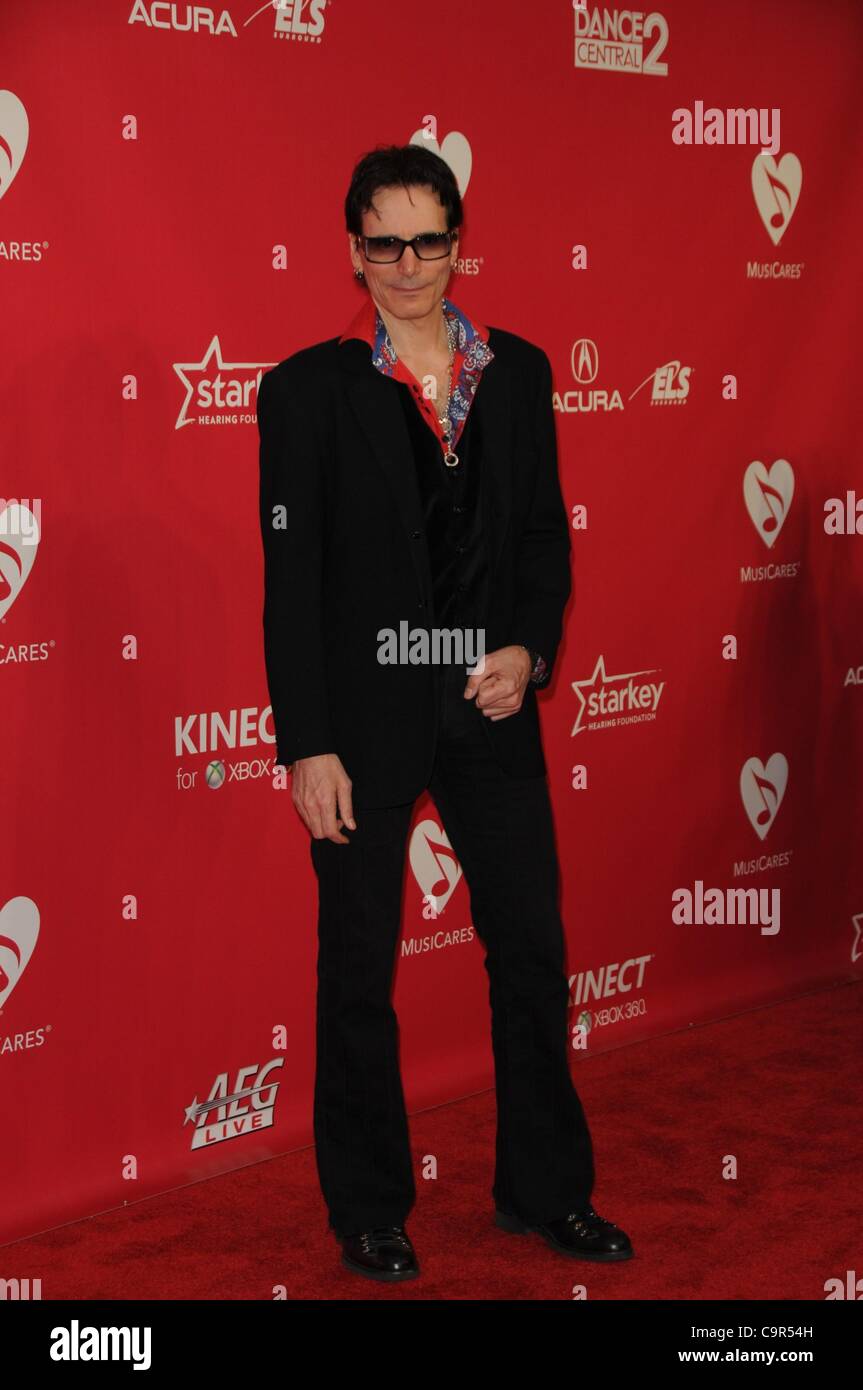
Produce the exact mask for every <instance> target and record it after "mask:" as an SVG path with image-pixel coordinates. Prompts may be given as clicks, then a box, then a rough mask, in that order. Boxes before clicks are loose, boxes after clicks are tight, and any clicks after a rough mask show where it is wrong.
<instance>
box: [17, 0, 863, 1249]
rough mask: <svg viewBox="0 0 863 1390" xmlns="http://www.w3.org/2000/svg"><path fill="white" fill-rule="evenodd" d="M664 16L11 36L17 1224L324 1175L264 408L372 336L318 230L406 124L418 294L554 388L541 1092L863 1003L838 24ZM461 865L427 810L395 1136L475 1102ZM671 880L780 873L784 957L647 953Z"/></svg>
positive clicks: (154, 8)
mask: <svg viewBox="0 0 863 1390" xmlns="http://www.w3.org/2000/svg"><path fill="white" fill-rule="evenodd" d="M659 4H660V9H659V11H657V12H652V13H649V12H646V11H645V12H644V13H643V14H640V13H639V12H637V11H617V10H614V9H608V10H598V11H597V9H596V7H594V6H590V7H589V8H588V9H587V11H583V12H581V13H579V12H578V10H577V9H574V8H573V7H572V5H571V4H570V3H569V0H542V3H541V4H537V5H533V6H526V5H524V4H522V3H521V0H471V3H470V4H469V5H466V4H463V3H455V0H440V3H439V5H438V7H437V12H436V13H437V18H436V21H435V23H434V24H433V25H428V26H427V27H425V28H423V26H422V25H420V23H419V22H418V21H417V20H416V19H415V18H413V17H412V12H411V9H410V7H408V8H405V6H404V5H403V4H402V3H400V0H399V3H397V2H396V0H378V3H376V4H375V5H374V6H371V5H366V4H358V3H351V0H302V2H301V0H293V3H292V4H290V5H286V6H285V7H284V8H283V10H282V11H281V12H280V13H276V12H274V10H273V9H272V7H270V6H266V5H265V6H262V7H261V8H260V9H258V3H257V0H245V3H240V2H239V0H229V4H228V7H227V8H226V9H224V10H221V9H220V8H219V5H218V0H217V4H216V8H215V9H214V10H212V11H207V10H204V9H203V8H202V7H198V8H197V9H196V8H195V7H193V6H187V5H185V4H177V5H174V6H171V5H169V4H159V3H150V0H137V2H136V0H80V3H78V4H77V5H75V6H66V7H60V8H59V9H58V8H57V7H56V6H50V5H45V4H40V3H38V0H4V3H3V6H2V9H0V52H2V58H3V63H2V77H0V86H2V87H3V89H4V90H3V93H2V96H0V283H2V290H3V296H2V303H3V312H2V328H3V373H2V388H0V389H2V402H0V410H2V416H0V419H2V439H3V468H2V475H0V493H2V496H0V516H2V526H3V530H2V531H0V690H2V699H3V715H4V717H3V730H4V735H5V737H4V757H3V772H2V796H3V834H2V839H0V1089H2V1101H3V1116H4V1129H5V1142H4V1143H3V1145H2V1149H0V1174H2V1190H3V1191H4V1192H5V1193H6V1194H7V1201H6V1202H4V1203H3V1214H2V1218H0V1222H2V1226H0V1238H4V1239H7V1240H9V1239H13V1238H15V1237H16V1236H19V1235H23V1234H27V1233H31V1232H34V1231H37V1230H40V1229H43V1228H45V1227H47V1226H50V1225H53V1224H56V1223H58V1222H61V1221H64V1220H70V1219H73V1218H75V1217H77V1216H82V1215H85V1214H88V1213H92V1212H95V1211H97V1210H101V1209H104V1208H107V1207H111V1206H115V1205H118V1204H120V1203H122V1202H124V1201H131V1200H134V1199H135V1198H138V1197H141V1196H145V1195H147V1194H150V1193H154V1192H157V1191H160V1190H163V1189H165V1188H167V1187H169V1186H174V1185H177V1184H179V1183H183V1182H189V1181H195V1180H198V1179H201V1178H204V1177H207V1176H210V1175H212V1174H214V1173H217V1172H220V1171H224V1170H225V1169H228V1168H232V1167H235V1166H237V1165H241V1164H245V1163H249V1162H254V1161H257V1160H260V1159H262V1158H265V1157H267V1156H268V1155H271V1154H274V1153H279V1152H283V1151H285V1150H287V1149H290V1148H292V1147H297V1146H299V1145H302V1144H304V1143H307V1142H309V1140H310V1137H311V1134H310V1122H311V1087H312V1080H313V1068H314V1028H313V1007H314V965H315V949H316V944H315V931H316V921H315V907H316V897H315V886H316V885H315V880H314V876H313V872H312V867H311V862H310V857H309V837H308V833H307V832H306V830H305V829H304V828H303V826H302V824H301V823H300V821H299V820H298V818H297V816H296V813H295V811H294V809H293V806H292V803H291V800H290V791H289V790H283V789H277V787H275V786H274V784H273V778H272V759H273V731H272V722H271V719H270V715H269V710H268V708H267V702H268V697H267V689H266V682H265V675H264V666H263V648H262V632H261V609H262V602H263V589H262V556H261V543H260V536H259V533H258V515H257V485H258V461H257V444H258V440H257V429H256V423H255V419H256V417H255V397H256V389H257V382H258V381H259V379H260V374H261V371H262V370H264V369H265V368H266V367H267V366H268V365H269V364H271V363H274V362H277V361H279V360H280V359H281V358H283V357H286V356H287V355H288V354H290V353H291V352H293V351H295V350H296V349H297V348H300V347H302V346H304V345H306V344H308V343H311V342H315V341H319V340H321V339H323V338H327V337H331V336H333V335H335V334H337V333H339V332H341V330H342V329H343V327H344V326H345V324H346V323H347V322H348V320H349V318H350V317H351V316H352V314H353V313H354V312H355V309H356V307H357V305H358V303H359V300H358V295H359V294H361V293H362V292H363V291H361V290H359V289H358V288H357V286H356V284H355V283H354V281H353V277H352V274H351V267H350V263H349V260H348V255H347V237H346V233H345V230H344V226H343V221H342V204H343V199H344V195H345V192H346V188H347V183H348V179H349V176H350V171H351V169H352V167H353V164H354V162H355V161H356V159H357V158H358V157H359V156H360V155H361V154H362V153H364V152H365V151H366V150H367V149H369V148H371V147H372V146H374V145H375V144H379V143H387V142H390V141H395V142H400V143H403V142H406V141H408V140H409V139H411V138H412V137H416V138H417V139H422V138H424V137H423V135H422V132H423V130H424V129H425V130H427V131H432V132H434V133H435V134H436V138H437V141H438V143H439V147H440V149H441V151H442V153H443V155H444V157H445V158H447V159H448V160H449V161H450V162H451V164H452V165H453V168H454V169H455V171H456V173H457V174H458V177H459V179H460V181H461V186H462V192H463V194H464V199H465V209H466V222H465V226H464V230H463V235H462V239H461V243H460V251H461V255H462V258H463V259H462V261H461V265H460V272H459V274H458V275H457V276H456V277H455V278H454V279H453V281H452V282H451V286H450V291H449V293H450V295H451V297H452V298H453V299H454V300H455V301H456V303H458V304H460V305H462V306H463V307H464V308H465V309H466V310H467V311H468V313H472V314H474V315H475V316H476V317H477V318H478V319H480V321H482V322H485V323H489V324H492V325H496V326H500V327H503V328H507V329H510V330H511V331H514V332H517V333H520V334H522V335H523V336H525V337H527V338H529V339H531V340H532V341H534V342H536V343H539V344H540V345H541V346H542V347H543V348H545V350H546V351H547V352H548V354H549V356H550V358H551V361H552V365H553V370H554V380H555V405H556V407H557V410H558V414H557V429H558V442H559V452H560V469H561V477H562V483H563V489H564V496H565V499H566V502H567V506H568V507H569V508H572V509H573V522H574V526H575V529H574V531H573V564H574V601H573V603H572V606H571V607H570V609H569V610H568V621H567V626H566V633H565V638H564V642H563V645H562V648H561V651H560V656H559V660H558V667H557V671H556V674H555V678H554V681H553V685H552V691H551V694H550V695H548V694H547V695H543V696H542V697H541V701H540V704H541V710H542V721H543V729H544V740H545V747H546V754H547V759H548V764H549V777H550V783H551V789H552V795H553V801H554V808H555V817H556V824H557V830H558V840H559V847H560V852H561V859H562V862H563V875H562V879H563V885H562V908H563V913H564V920H565V924H566V931H567V939H568V957H569V970H570V973H571V974H572V976H573V977H574V978H573V990H572V995H573V1010H572V1021H573V1028H574V1033H573V1040H574V1042H575V1043H576V1044H580V1045H579V1046H577V1047H576V1048H575V1050H574V1052H573V1059H574V1064H575V1065H576V1068H577V1069H578V1067H580V1066H585V1065H589V1056H590V1053H591V1052H592V1051H597V1050H602V1049H605V1048H609V1047H613V1046H621V1045H624V1044H627V1043H631V1042H634V1041H637V1040H639V1039H642V1038H645V1037H648V1036H650V1035H652V1034H655V1033H657V1032H662V1031H667V1030H669V1029H675V1028H680V1027H683V1026H685V1025H687V1024H689V1023H692V1022H699V1021H704V1020H707V1019H711V1018H717V1017H721V1016H723V1015H727V1014H729V1013H731V1012H734V1011H736V1010H740V1009H744V1008H748V1007H752V1006H754V1005H757V1004H763V1003H765V1002H766V1001H769V1000H774V999H778V998H782V997H787V996H788V995H791V994H796V995H801V996H802V995H804V994H805V993H806V992H807V991H809V990H811V989H813V988H815V987H817V986H819V985H824V984H827V983H829V982H832V981H838V980H842V979H846V978H849V977H850V976H851V975H852V974H853V973H854V972H859V970H860V959H859V957H860V955H861V951H863V947H861V945H860V941H859V938H860V930H859V928H860V926H861V925H863V915H860V914H863V869H861V864H860V855H859V825H860V822H859V800H860V792H859V771H860V763H861V748H860V742H861V732H860V731H861V705H863V633H861V624H860V596H861V594H860V591H861V581H863V563H861V550H863V537H861V536H860V535H857V534H850V535H848V534H845V535H842V534H831V533H830V532H829V531H828V530H825V510H824V508H825V503H826V502H828V500H829V499H830V498H839V499H841V501H842V503H843V508H844V507H845V503H846V500H847V499H846V494H848V493H853V494H854V496H853V497H852V498H851V508H852V513H853V504H854V502H855V500H856V497H858V496H859V497H863V471H861V468H860V457H859V449H858V447H857V434H858V432H859V385H858V374H859V364H858V363H857V361H856V347H857V336H856V334H855V332H854V331H853V330H854V329H859V322H860V319H859V312H860V310H859V297H858V294H857V287H858V285H859V229H860V226H861V225H863V197H861V174H860V170H861V167H863V166H861V157H860V156H861V148H860V144H861V142H860V136H861V105H860V100H859V92H860V79H861V71H860V69H861V52H863V45H861V39H863V11H861V9H860V6H859V4H857V3H855V0H847V3H845V2H844V0H830V3H828V4H825V3H823V0H760V3H759V4H758V5H752V4H751V3H748V0H730V2H727V3H723V4H722V5H715V4H713V3H709V2H708V0H685V3H684V0H659ZM256 11H257V13H256ZM208 15H210V16H211V22H210V24H209V27H208V23H207V16H208ZM187 21H188V23H187ZM211 31H212V32H211ZM576 31H578V35H579V38H578V42H576ZM663 69H664V70H663ZM697 102H703V103H704V105H705V107H706V108H711V107H714V108H717V109H718V110H719V111H720V112H722V113H724V112H726V111H727V110H728V109H729V108H738V107H739V108H753V109H756V110H758V111H762V110H763V111H764V112H765V113H768V114H769V113H770V112H772V111H773V110H774V108H775V109H776V110H778V112H779V113H780V117H781V137H780V139H779V140H778V141H777V142H776V143H775V145H774V148H773V153H772V154H769V155H762V154H761V153H760V150H761V147H762V146H761V145H760V144H758V143H756V144H752V143H748V144H746V143H730V142H728V141H726V143H724V144H723V143H716V142H713V143H708V142H704V141H702V142H693V143H690V144H681V143H678V142H677V141H675V139H674V138H673V131H674V129H675V123H674V120H673V113H674V111H675V110H677V109H680V108H685V109H687V110H690V111H692V112H693V113H695V111H696V103H697ZM773 119H774V121H775V117H774V118H773ZM713 128H714V129H715V128H716V123H715V121H714V123H713ZM697 132H698V127H697V125H696V127H695V133H696V134H697ZM728 133H729V131H728V130H727V129H726V134H728ZM771 138H772V137H771ZM759 139H763V136H759ZM852 426H853V428H852ZM853 521H854V517H853V514H852V528H853ZM860 525H861V529H863V519H861V522H860ZM28 526H30V527H32V529H31V530H30V531H29V532H28V529H27V528H28ZM37 538H38V543H36V541H37ZM349 770H350V769H349ZM459 874H460V870H459V867H458V865H457V864H456V863H455V861H454V860H453V858H452V856H451V855H449V854H448V853H447V848H446V841H445V837H444V836H443V835H442V832H441V829H440V826H439V823H438V819H437V815H436V811H435V808H434V805H433V803H432V802H431V800H430V799H429V798H427V797H425V796H424V797H423V798H422V799H421V800H420V801H419V802H418V803H417V806H416V811H415V823H414V830H413V834H412V840H411V855H410V867H409V869H408V872H407V875H406V888H405V900H404V947H403V952H402V957H401V959H400V961H399V966H398V971H397V986H396V1003H397V1006H398V1008H399V1012H400V1018H401V1037H402V1057H403V1071H404V1079H405V1086H406V1091H407V1096H408V1102H409V1105H410V1107H411V1108H417V1107H420V1106H423V1105H428V1104H432V1103H437V1102H440V1101H442V1100H445V1099H447V1098H450V1097H455V1096H459V1095H463V1094H465V1093H468V1092H471V1091H474V1090H476V1089H478V1088H482V1087H485V1086H488V1085H490V1084H491V1079H492V1072H491V1050H490V1041H489V1020H488V1012H487V988H486V977H485V972H484V969H483V965H482V951H481V947H480V946H479V944H478V942H477V940H476V938H475V936H474V933H473V931H472V928H471V924H470V917H469V909H468V895H467V891H466V887H465V884H464V882H463V881H461V880H460V878H459ZM698 882H701V883H702V884H703V885H704V889H705V891H707V890H708V889H711V888H713V889H720V890H721V891H722V892H725V891H726V890H729V889H733V888H751V887H754V888H759V889H765V890H772V889H779V890H780V895H781V919H780V929H779V930H778V931H777V932H772V933H770V932H766V931H763V930H762V929H761V928H760V927H759V926H758V925H756V924H752V923H750V924H740V925H727V924H726V925H717V924H713V925H711V924H709V923H704V924H697V923H694V924H692V925H682V924H680V923H678V922H675V921H674V920H673V917H672V911H673V900H672V894H673V893H675V891H676V890H678V889H689V890H691V891H695V885H696V883H698ZM432 891H433V892H435V893H437V894H438V895H439V896H441V897H442V898H445V899H446V901H445V906H444V910H443V911H442V912H441V914H440V915H439V916H438V918H437V919H436V920H431V919H429V917H428V916H425V915H424V910H423V894H424V893H428V892H432ZM855 918H856V920H855ZM579 1025H580V1027H579ZM805 1041H806V1035H805V1004H802V1005H801V1045H802V1046H805ZM576 1075H577V1070H576ZM214 1099H215V1100H219V1099H224V1101H225V1103H224V1105H223V1106H221V1107H219V1106H213V1107H210V1108H208V1102H209V1101H211V1100H214ZM491 1161H492V1155H491V1154H490V1155H489V1165H490V1166H489V1172H490V1171H491ZM9 1194H12V1196H13V1200H8V1197H9Z"/></svg>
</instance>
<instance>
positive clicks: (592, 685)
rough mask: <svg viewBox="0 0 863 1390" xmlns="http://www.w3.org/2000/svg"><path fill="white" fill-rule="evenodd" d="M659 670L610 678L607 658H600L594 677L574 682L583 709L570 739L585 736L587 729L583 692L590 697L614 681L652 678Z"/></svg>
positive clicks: (579, 713) (577, 717)
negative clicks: (606, 668) (585, 725)
mask: <svg viewBox="0 0 863 1390" xmlns="http://www.w3.org/2000/svg"><path fill="white" fill-rule="evenodd" d="M659 669H660V668H659V667H658V666H651V667H649V668H648V670H646V671H627V672H625V673H624V674H623V675H618V676H609V675H608V674H607V672H606V670H605V657H604V656H600V657H599V659H598V660H597V663H596V665H595V666H594V668H593V675H592V676H589V677H588V678H587V680H583V681H573V682H572V688H573V690H574V691H575V693H576V695H577V696H578V698H579V700H580V701H581V708H580V709H579V711H578V714H577V716H576V720H575V723H574V724H573V726H572V733H571V735H570V737H571V738H573V737H574V736H575V735H576V734H583V733H584V732H585V727H584V726H583V725H582V722H581V721H582V718H583V717H584V712H585V710H586V709H587V698H586V696H584V695H583V694H582V693H581V692H582V690H587V692H588V695H590V694H592V693H593V692H594V691H595V690H596V689H600V690H601V689H602V687H603V686H604V685H606V684H608V683H611V682H614V681H628V680H633V679H634V678H635V677H636V676H652V675H653V674H654V672H655V671H658V670H659Z"/></svg>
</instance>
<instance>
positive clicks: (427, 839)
mask: <svg viewBox="0 0 863 1390" xmlns="http://www.w3.org/2000/svg"><path fill="white" fill-rule="evenodd" d="M409 858H410V866H411V868H412V870H413V874H414V878H415V879H416V881H417V883H418V884H419V886H420V889H421V890H422V895H423V903H429V904H430V905H431V907H433V908H434V910H435V912H436V913H437V914H440V913H441V912H443V910H444V908H445V907H446V905H447V903H448V902H449V900H450V898H451V897H452V895H453V892H454V890H455V886H456V884H457V883H458V881H459V879H460V878H461V865H460V864H459V862H458V860H457V859H456V857H455V853H454V851H453V847H452V845H451V844H450V842H449V836H448V835H447V833H446V831H445V830H442V829H441V827H440V826H439V825H438V823H437V821H434V820H422V821H420V822H419V824H418V825H417V827H416V829H415V830H414V832H413V834H412V835H411V843H410V851H409Z"/></svg>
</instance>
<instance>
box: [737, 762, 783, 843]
mask: <svg viewBox="0 0 863 1390" xmlns="http://www.w3.org/2000/svg"><path fill="white" fill-rule="evenodd" d="M787 785H788V760H787V758H785V757H783V755H782V754H781V753H774V754H773V757H772V758H768V759H767V765H766V767H765V765H764V763H762V761H761V759H760V758H748V759H747V761H746V762H745V763H744V764H743V767H742V768H741V769H740V795H741V797H742V798H743V806H744V809H745V811H746V814H747V816H748V817H749V820H750V823H751V825H752V829H753V830H754V831H755V833H756V835H757V836H758V837H759V839H762V840H763V839H764V837H765V835H766V834H767V832H768V830H769V829H770V827H771V825H772V824H773V822H774V821H775V819H776V812H777V811H778V810H779V807H780V806H781V805H782V798H783V796H784V795H785V788H786V786H787Z"/></svg>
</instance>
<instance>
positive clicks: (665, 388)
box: [629, 360, 692, 405]
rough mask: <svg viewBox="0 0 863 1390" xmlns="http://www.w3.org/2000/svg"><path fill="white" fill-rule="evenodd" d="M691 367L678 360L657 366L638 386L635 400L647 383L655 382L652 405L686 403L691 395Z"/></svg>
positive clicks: (633, 395)
mask: <svg viewBox="0 0 863 1390" xmlns="http://www.w3.org/2000/svg"><path fill="white" fill-rule="evenodd" d="M691 371H692V368H691V367H684V366H682V365H681V363H680V362H679V361H677V360H675V361H673V362H666V363H665V365H664V366H662V367H655V368H654V369H653V371H652V372H651V373H650V376H646V377H645V378H644V381H643V382H642V383H641V385H640V386H636V388H635V390H634V391H633V393H632V395H631V396H630V397H629V399H630V400H633V399H634V398H635V397H636V396H637V395H638V393H639V391H642V390H643V389H644V387H645V386H646V385H647V383H648V382H649V381H650V382H652V383H653V386H652V389H651V392H650V404H651V405H684V404H685V403H686V398H687V396H688V395H689V376H690V373H691Z"/></svg>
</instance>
